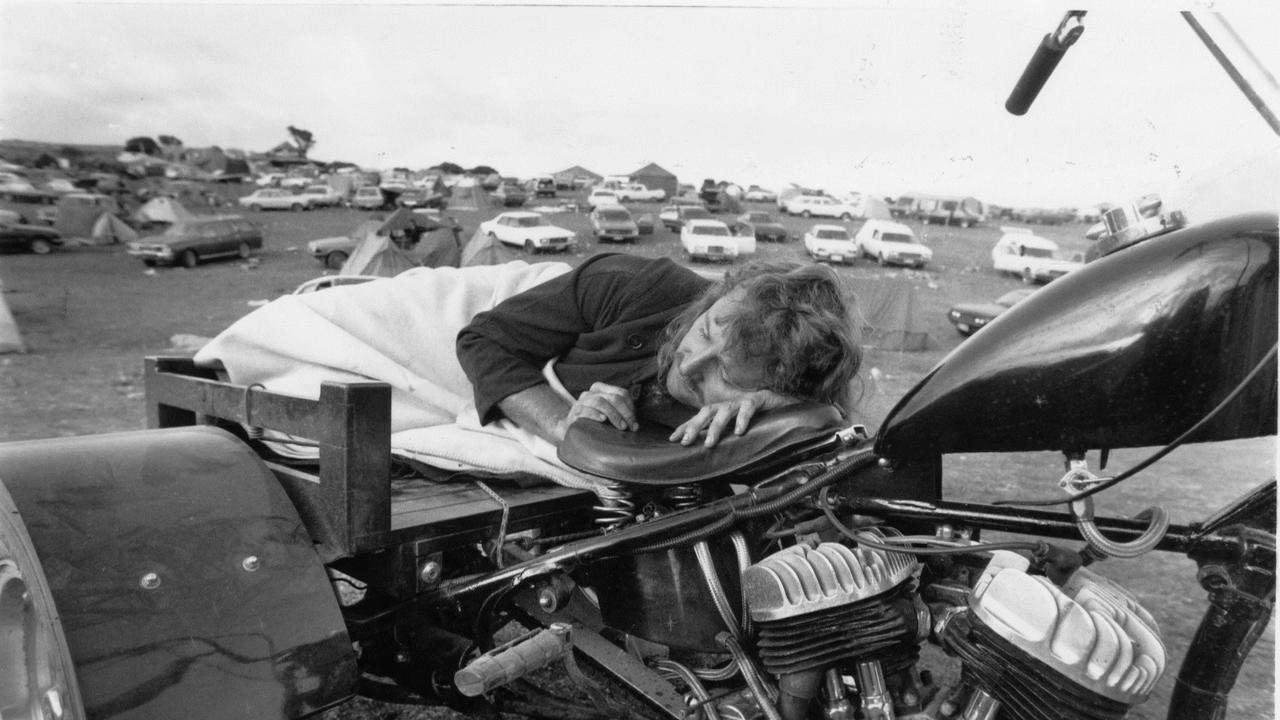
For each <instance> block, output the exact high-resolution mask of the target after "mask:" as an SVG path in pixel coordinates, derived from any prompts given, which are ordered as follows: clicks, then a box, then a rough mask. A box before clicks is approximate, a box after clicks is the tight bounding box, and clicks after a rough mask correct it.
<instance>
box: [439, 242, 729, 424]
mask: <svg viewBox="0 0 1280 720" xmlns="http://www.w3.org/2000/svg"><path fill="white" fill-rule="evenodd" d="M710 285H711V281H710V280H707V279H705V278H703V277H701V276H699V275H698V274H697V273H695V272H693V271H691V270H688V269H686V268H683V267H681V266H680V265H677V264H676V263H674V262H672V261H671V260H670V259H668V258H658V259H656V260H654V259H648V258H641V257H637V256H634V255H620V254H603V255H596V256H593V257H591V258H588V259H587V260H586V261H585V262H584V263H582V265H580V266H578V267H577V268H576V269H574V270H572V271H570V272H568V273H565V274H564V275H561V276H559V277H557V278H554V279H552V280H549V281H547V282H545V283H543V284H541V285H538V286H536V287H533V288H530V289H529V290H526V291H525V292H522V293H520V294H519V295H516V296H514V297H511V298H508V299H507V300H505V301H503V302H502V303H500V304H498V305H497V306H496V307H494V308H493V309H492V310H489V311H487V312H483V313H480V314H479V315H477V316H476V317H475V319H473V320H472V321H471V323H470V324H469V325H468V326H467V327H465V328H463V329H462V331H461V332H460V333H458V340H457V348H458V360H459V361H460V362H461V363H462V369H463V370H464V371H465V372H466V374H467V378H468V379H470V380H471V384H472V386H473V387H474V388H475V399H476V410H477V411H478V412H479V413H480V420H481V422H486V423H487V422H491V421H493V420H495V419H497V418H498V417H499V412H498V410H497V408H496V407H495V406H496V405H497V403H498V402H499V401H500V400H502V399H503V398H505V397H507V396H508V395H511V394H513V393H516V392H519V391H521V390H525V389H527V388H530V387H533V386H534V385H537V384H539V383H542V382H545V380H544V379H543V377H542V367H543V366H544V365H545V364H546V362H547V361H548V360H550V359H551V358H556V357H558V358H559V360H558V361H557V362H556V375H557V376H558V377H559V378H560V381H561V382H562V383H563V384H564V386H565V388H566V389H567V390H568V391H569V392H570V393H572V394H573V396H574V397H577V396H578V395H579V394H580V393H582V392H583V391H585V390H587V389H589V388H590V387H591V384H592V383H594V382H605V383H609V384H610V385H616V386H618V387H625V388H628V389H630V390H632V392H633V396H634V395H635V393H636V391H637V390H638V388H639V387H640V386H641V385H642V384H643V383H645V382H647V381H649V380H652V379H653V378H654V377H655V376H656V375H657V372H658V364H657V354H658V348H659V346H660V345H661V344H662V341H663V330H664V329H665V328H666V326H667V324H668V323H669V322H670V321H671V320H672V319H673V318H674V317H676V316H677V315H679V314H680V311H682V310H684V309H685V307H687V306H688V304H689V303H690V302H692V301H693V300H695V299H696V298H698V297H699V296H700V295H701V294H702V293H703V292H704V291H705V290H706V289H707V288H708V287H709V286H710Z"/></svg>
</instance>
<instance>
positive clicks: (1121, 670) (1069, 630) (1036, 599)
mask: <svg viewBox="0 0 1280 720" xmlns="http://www.w3.org/2000/svg"><path fill="white" fill-rule="evenodd" d="M1026 567H1027V561H1026V559H1025V558H1023V557H1021V556H1019V555H1015V554H1013V553H1008V552H1004V551H998V552H996V553H994V555H993V557H992V560H991V562H990V564H989V565H988V566H987V569H986V570H985V571H984V572H983V574H982V577H980V578H979V580H978V582H977V584H976V585H975V587H974V591H973V595H972V596H971V597H970V600H969V608H968V611H967V612H963V613H960V614H958V615H956V616H954V617H953V619H952V620H951V621H950V622H948V623H946V625H945V626H944V627H943V629H942V632H941V638H942V642H943V644H944V645H945V646H946V647H947V648H948V649H950V650H951V651H952V652H954V653H955V654H957V655H958V656H959V657H960V658H961V660H962V662H963V665H964V674H965V676H966V677H967V678H969V679H970V681H971V683H972V684H974V685H976V686H978V687H979V688H981V689H982V690H983V691H985V692H986V693H987V694H989V695H990V696H991V697H992V698H994V699H995V700H997V701H999V702H1000V704H1001V705H1003V706H1004V707H1006V708H1007V709H1008V712H1009V713H1010V714H1011V715H1012V716H1013V717H1018V718H1025V719H1026V720H1051V719H1052V720H1119V718H1123V717H1124V716H1125V714H1126V713H1127V712H1128V711H1129V708H1130V707H1132V706H1133V705H1136V704H1138V703H1141V702H1142V701H1144V700H1145V699H1146V698H1147V696H1148V695H1149V694H1150V693H1151V690H1152V689H1153V688H1154V687H1155V684H1156V682H1157V681H1158V680H1159V679H1160V675H1161V674H1162V672H1163V671H1164V667H1165V649H1164V643H1163V641H1161V639H1160V637H1159V634H1158V630H1157V629H1156V625H1155V621H1154V620H1153V619H1152V618H1151V616H1150V614H1148V613H1147V612H1146V611H1145V610H1143V609H1142V608H1141V607H1140V606H1139V605H1138V604H1137V602H1136V601H1134V600H1133V598H1132V597H1131V596H1130V595H1129V594H1128V593H1127V592H1126V591H1125V590H1124V589H1123V588H1121V587H1119V586H1118V585H1115V584H1113V583H1111V582H1109V581H1107V580H1105V579H1103V578H1101V577H1098V576H1096V575H1094V574H1093V573H1091V572H1089V571H1088V570H1078V571H1076V573H1075V574H1074V575H1073V576H1072V577H1071V579H1070V580H1068V581H1067V582H1066V583H1065V584H1064V585H1063V586H1062V587H1061V588H1059V587H1058V586H1056V585H1054V584H1053V583H1052V582H1050V581H1049V579H1048V578H1045V577H1042V576H1033V575H1028V574H1027V573H1026Z"/></svg>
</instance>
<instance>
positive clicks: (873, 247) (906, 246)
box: [853, 219, 933, 268]
mask: <svg viewBox="0 0 1280 720" xmlns="http://www.w3.org/2000/svg"><path fill="white" fill-rule="evenodd" d="M853 241H854V244H856V245H857V246H858V254H859V255H863V256H865V257H870V258H875V260H876V262H878V263H880V264H881V265H906V266H908V267H914V268H922V267H924V266H925V264H926V263H928V262H930V261H932V260H933V251H932V250H930V249H929V248H927V247H925V246H924V245H922V244H921V243H920V241H919V240H918V239H917V238H916V234H915V233H914V232H912V231H911V228H909V227H907V226H906V225H903V224H902V223H897V222H892V221H890V220H875V219H872V220H868V221H866V222H865V223H863V225H862V227H861V228H859V229H858V234H857V235H855V236H854V238H853Z"/></svg>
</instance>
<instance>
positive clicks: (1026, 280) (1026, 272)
mask: <svg viewBox="0 0 1280 720" xmlns="http://www.w3.org/2000/svg"><path fill="white" fill-rule="evenodd" d="M1022 282H1023V284H1024V285H1034V284H1035V282H1036V276H1035V275H1032V274H1031V268H1023V269H1022Z"/></svg>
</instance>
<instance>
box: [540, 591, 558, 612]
mask: <svg viewBox="0 0 1280 720" xmlns="http://www.w3.org/2000/svg"><path fill="white" fill-rule="evenodd" d="M559 605H560V603H559V601H558V600H557V599H556V593H555V591H554V590H552V589H551V588H549V587H544V588H542V589H541V590H539V591H538V607H540V608H542V609H543V611H544V612H555V611H556V608H557V607H559Z"/></svg>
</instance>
